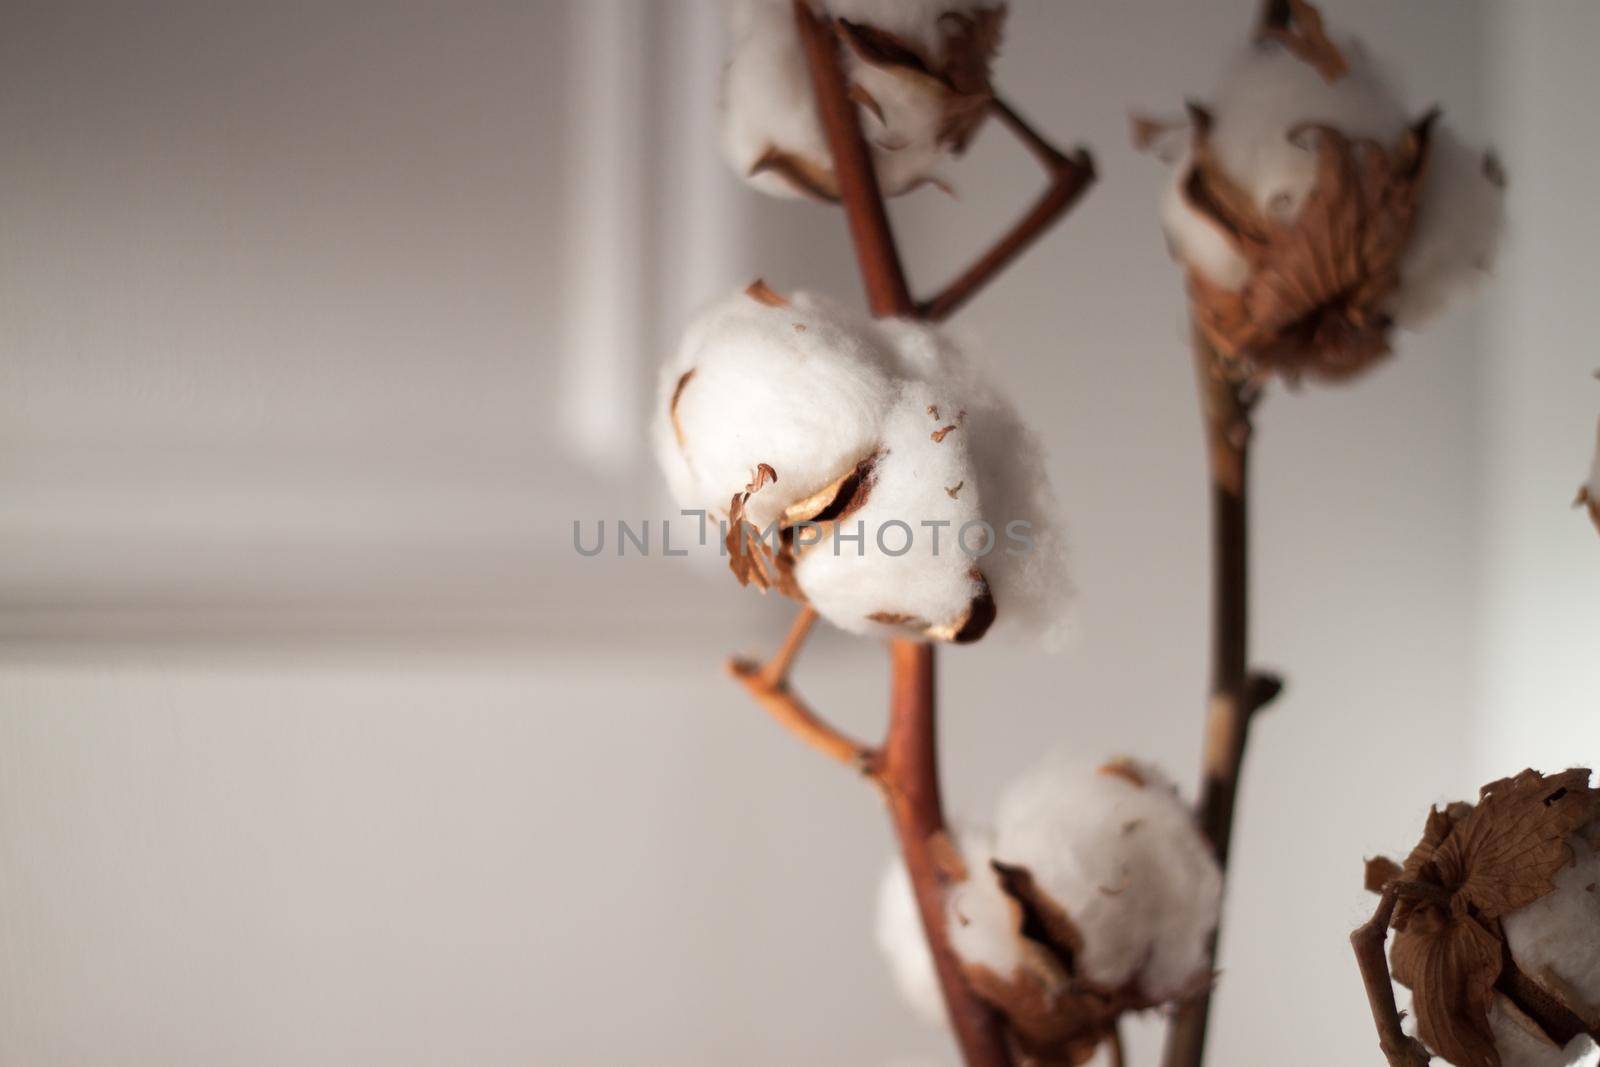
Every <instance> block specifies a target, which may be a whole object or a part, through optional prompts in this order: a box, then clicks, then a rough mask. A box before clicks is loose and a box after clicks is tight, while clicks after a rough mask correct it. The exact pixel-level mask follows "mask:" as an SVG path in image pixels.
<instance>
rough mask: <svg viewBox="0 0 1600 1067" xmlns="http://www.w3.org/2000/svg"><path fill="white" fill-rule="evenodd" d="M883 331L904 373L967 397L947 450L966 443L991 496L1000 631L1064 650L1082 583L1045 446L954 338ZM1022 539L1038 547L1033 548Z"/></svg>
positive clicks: (895, 324)
mask: <svg viewBox="0 0 1600 1067" xmlns="http://www.w3.org/2000/svg"><path fill="white" fill-rule="evenodd" d="M881 325H882V327H883V329H884V331H885V332H886V333H887V335H888V336H889V338H890V341H891V343H892V345H893V347H894V350H895V354H896V356H897V358H898V361H899V362H898V367H899V370H900V373H901V374H903V375H905V376H907V377H909V378H917V379H922V380H924V381H927V382H930V383H933V384H934V385H935V386H936V387H937V388H940V389H942V390H944V391H945V392H948V393H950V394H953V395H955V396H957V397H958V398H960V403H959V406H958V407H956V408H955V410H954V412H952V411H951V409H950V407H949V406H948V404H947V405H946V406H945V407H944V408H941V409H940V413H941V415H945V416H950V415H960V414H961V413H962V412H965V417H964V418H962V419H961V422H960V427H959V429H958V430H957V431H956V432H955V433H954V434H953V435H951V437H950V438H947V439H946V442H947V443H948V442H949V441H950V440H953V439H954V438H956V437H965V441H964V442H963V443H964V444H965V446H966V447H967V449H968V451H969V454H970V456H971V461H972V464H973V468H974V470H975V472H976V477H977V481H978V484H979V485H980V486H981V487H982V516H981V517H982V519H983V521H985V522H987V523H988V524H989V525H990V527H991V528H992V529H993V530H994V532H995V538H996V540H995V547H994V550H993V551H991V552H990V553H989V554H988V555H986V556H985V557H984V558H983V559H981V560H979V561H978V563H979V565H980V566H981V567H982V569H983V574H984V577H985V578H986V579H988V582H989V586H990V588H991V589H992V590H993V592H994V598H995V603H996V605H997V606H998V609H999V616H998V621H997V622H996V627H997V632H1001V633H1006V632H1012V631H1013V630H1014V629H1015V630H1016V631H1017V632H1027V633H1037V634H1039V635H1040V637H1041V639H1042V641H1043V643H1044V645H1045V647H1046V648H1048V649H1052V650H1054V649H1058V648H1060V647H1061V645H1062V644H1064V642H1065V639H1066V635H1067V632H1068V628H1069V618H1070V614H1069V602H1070V594H1071V591H1072V583H1071V580H1070V579H1069V577H1068V572H1067V536H1066V523H1065V520H1064V519H1063V517H1062V510H1061V505H1060V502H1059V501H1058V500H1057V498H1056V494H1055V490H1054V488H1053V487H1052V484H1051V481H1050V476H1049V473H1048V470H1047V462H1046V459H1045V453H1044V447H1043V445H1042V444H1041V443H1040V441H1039V438H1038V436H1037V435H1036V434H1035V433H1034V432H1033V431H1032V430H1031V429H1029V428H1028V426H1027V425H1026V424H1025V423H1024V422H1023V421H1022V417H1021V415H1019V414H1018V412H1017V409H1016V407H1015V405H1013V404H1012V403H1011V401H1010V400H1008V399H1007V398H1006V397H1005V396H1004V395H1003V394H1002V393H1001V392H1000V391H999V389H997V388H996V387H995V385H994V383H993V382H992V381H991V380H990V378H989V377H988V375H987V374H986V373H985V372H984V369H983V368H982V367H980V366H978V365H977V363H976V362H975V361H974V360H973V359H972V358H971V357H970V356H969V355H968V353H967V350H966V349H965V348H964V347H963V346H960V345H958V344H956V343H955V341H954V340H953V339H952V338H951V336H950V334H949V333H948V332H945V331H942V330H937V329H935V328H933V327H931V326H928V325H927V324H925V323H919V322H910V321H905V320H895V321H889V322H884V323H882V324H881ZM950 484H954V483H950ZM1008 531H1009V532H1008ZM1021 537H1025V538H1027V540H1028V542H1030V544H1028V545H1024V544H1023V543H1022V542H1021V541H1020V540H1018V538H1021Z"/></svg>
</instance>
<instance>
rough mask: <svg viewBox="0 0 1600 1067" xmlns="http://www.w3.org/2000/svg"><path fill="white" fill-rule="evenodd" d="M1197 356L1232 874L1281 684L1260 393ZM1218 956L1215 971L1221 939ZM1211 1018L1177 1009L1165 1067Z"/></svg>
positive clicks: (1213, 833) (1215, 807) (1208, 813)
mask: <svg viewBox="0 0 1600 1067" xmlns="http://www.w3.org/2000/svg"><path fill="white" fill-rule="evenodd" d="M1194 350H1195V378H1196V384H1197V386H1198V389H1199V393H1200V405H1201V416H1202V419H1203V422H1204V424H1205V437H1206V457H1207V474H1208V479H1209V481H1210V486H1211V682H1210V692H1211V695H1210V699H1209V702H1208V707H1207V718H1206V733H1205V752H1204V756H1203V766H1202V780H1201V786H1200V800H1199V805H1198V819H1199V823H1200V829H1201V831H1202V832H1203V833H1204V834H1205V835H1206V838H1207V840H1209V841H1210V842H1211V846H1212V848H1213V849H1214V850H1215V851H1216V854H1217V862H1218V863H1219V864H1220V865H1221V867H1222V870H1223V874H1224V875H1226V874H1227V869H1228V853H1229V849H1230V846H1231V844H1232V839H1233V815H1234V809H1235V807H1236V805H1237V802H1238V795H1239V774H1240V772H1241V770H1242V769H1243V766H1244V753H1245V746H1246V744H1247V742H1248V741H1249V737H1250V723H1251V720H1252V718H1253V717H1254V715H1255V713H1256V712H1258V711H1260V710H1261V709H1262V708H1263V707H1265V706H1266V705H1267V704H1268V703H1270V702H1271V701H1272V700H1273V699H1274V698H1275V697H1277V695H1278V693H1279V692H1281V691H1282V688H1283V683H1282V681H1281V680H1280V679H1279V678H1277V677H1276V676H1275V675H1271V674H1265V673H1252V672H1251V670H1250V663H1249V636H1250V603H1249V601H1250V581H1249V579H1250V484H1249V467H1250V439H1251V434H1252V427H1251V423H1250V416H1251V412H1252V411H1253V410H1254V408H1255V404H1256V401H1257V400H1258V399H1259V387H1258V386H1257V385H1255V384H1254V383H1251V382H1248V381H1240V380H1238V379H1237V378H1236V377H1235V376H1233V375H1231V374H1229V373H1228V371H1227V368H1226V367H1225V366H1224V365H1223V363H1222V360H1221V358H1220V357H1219V355H1218V354H1217V352H1216V351H1215V350H1214V349H1213V348H1212V346H1211V345H1210V344H1209V343H1207V341H1206V340H1205V338H1204V337H1203V336H1202V334H1201V332H1200V331H1199V330H1196V331H1194ZM1210 956H1211V960H1212V963H1213V966H1214V965H1215V962H1216V956H1217V935H1213V938H1212V943H1211V946H1210ZM1210 1011H1211V994H1210V991H1209V990H1207V991H1204V992H1202V993H1200V994H1199V995H1198V996H1196V997H1195V998H1194V999H1192V1000H1190V1001H1189V1002H1187V1003H1186V1004H1184V1005H1183V1007H1181V1008H1180V1009H1179V1010H1178V1013H1177V1015H1176V1016H1175V1017H1174V1018H1173V1021H1172V1025H1171V1027H1170V1029H1169V1030H1168V1032H1167V1046H1166V1051H1165V1053H1164V1057H1163V1061H1162V1062H1163V1063H1164V1064H1165V1067H1199V1065H1200V1063H1201V1062H1202V1061H1203V1059H1204V1056H1205V1041H1206V1028H1207V1023H1208V1021H1209V1018H1210Z"/></svg>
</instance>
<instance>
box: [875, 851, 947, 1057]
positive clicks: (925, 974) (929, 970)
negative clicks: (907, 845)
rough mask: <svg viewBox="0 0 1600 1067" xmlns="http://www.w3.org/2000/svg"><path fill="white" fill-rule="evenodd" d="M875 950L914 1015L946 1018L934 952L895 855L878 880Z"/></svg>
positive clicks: (939, 1021)
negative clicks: (936, 972) (930, 948)
mask: <svg viewBox="0 0 1600 1067" xmlns="http://www.w3.org/2000/svg"><path fill="white" fill-rule="evenodd" d="M877 939H878V950H879V951H880V952H882V953H883V958H884V960H885V962H887V963H888V965H889V973H890V975H891V976H893V978H894V985H895V988H896V989H897V990H899V992H900V996H901V997H902V998H903V999H904V1000H905V1002H906V1004H907V1005H909V1006H910V1008H911V1010H912V1011H913V1012H915V1013H916V1014H917V1017H918V1018H920V1019H922V1020H923V1021H924V1022H927V1023H928V1024H930V1025H932V1026H943V1025H944V1024H945V1023H946V1021H947V1018H946V1016H945V1010H944V994H943V993H942V992H940V990H939V978H938V975H936V974H935V973H934V970H933V954H932V953H931V952H929V951H928V939H927V937H926V936H925V935H924V934H923V932H922V915H921V913H920V912H918V910H917V900H916V897H915V896H914V895H913V894H912V892H911V877H910V875H908V874H907V873H906V865H905V864H904V863H902V862H900V860H899V859H898V858H897V859H895V860H894V861H893V862H891V863H890V864H889V866H888V867H887V868H886V869H885V870H884V872H883V880H882V881H881V882H879V884H878V919H877Z"/></svg>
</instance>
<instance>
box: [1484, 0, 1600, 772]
mask: <svg viewBox="0 0 1600 1067" xmlns="http://www.w3.org/2000/svg"><path fill="white" fill-rule="evenodd" d="M1493 14H1494V16H1495V18H1494V26H1495V31H1496V34H1497V36H1498V38H1499V39H1500V41H1501V42H1503V43H1502V45H1501V52H1502V55H1503V59H1502V61H1501V62H1500V63H1499V64H1498V65H1497V67H1496V78H1495V80H1494V83H1493V85H1494V90H1495V91H1494V110H1495V125H1496V127H1497V129H1499V130H1500V131H1502V134H1501V136H1502V139H1503V142H1504V144H1505V148H1506V155H1507V158H1509V159H1515V160H1519V161H1526V162H1525V163H1524V164H1523V165H1521V166H1519V168H1518V173H1517V175H1516V179H1515V181H1514V182H1513V183H1512V185H1511V188H1510V194H1509V202H1510V210H1511V212H1512V219H1513V225H1514V227H1515V229H1514V231H1513V233H1514V236H1515V240H1514V241H1513V242H1512V243H1511V246H1510V249H1509V251H1508V254H1507V262H1506V265H1505V269H1504V279H1503V283H1502V284H1501V285H1500V286H1499V287H1498V289H1497V291H1496V292H1495V293H1494V294H1493V298H1494V304H1493V305H1492V306H1493V310H1494V312H1495V317H1494V319H1493V334H1492V344H1493V346H1494V358H1492V359H1489V360H1486V361H1485V364H1484V369H1485V376H1484V403H1483V410H1484V415H1485V418H1484V427H1485V446H1486V447H1485V448H1484V450H1483V454H1484V493H1483V496H1482V502H1481V514H1482V519H1481V527H1482V529H1483V531H1484V538H1485V552H1484V574H1485V577H1486V583H1485V591H1484V599H1483V602H1482V605H1481V610H1480V615H1479V618H1480V620H1481V624H1482V634H1483V636H1482V649H1483V657H1482V660H1481V662H1480V669H1479V671H1478V681H1479V685H1480V688H1479V697H1480V704H1479V722H1480V727H1479V731H1478V738H1479V763H1480V764H1481V766H1482V768H1483V772H1482V773H1484V774H1485V775H1496V776H1498V775H1501V774H1507V773H1510V772H1512V771H1515V770H1518V769H1520V768H1522V767H1524V766H1535V767H1538V766H1562V765H1567V764H1575V763H1582V764H1592V763H1593V762H1594V761H1595V759H1596V756H1597V748H1600V717H1597V716H1596V714H1595V712H1596V710H1597V709H1600V695H1597V694H1596V691H1595V667H1596V664H1597V663H1600V617H1597V616H1596V614H1595V608H1596V600H1597V593H1600V553H1597V552H1596V551H1595V548H1596V544H1595V537H1594V532H1595V531H1594V528H1593V527H1592V526H1590V525H1589V523H1588V522H1587V521H1585V520H1586V516H1584V515H1583V513H1582V512H1581V511H1574V510H1573V509H1572V508H1570V507H1569V506H1568V503H1569V501H1571V499H1572V493H1573V489H1574V488H1575V487H1576V485H1577V483H1578V482H1580V481H1582V480H1583V478H1584V475H1585V472H1586V470H1587V468H1586V467H1585V465H1584V464H1585V459H1584V457H1585V456H1587V455H1590V454H1592V450H1593V447H1594V434H1595V416H1596V413H1597V412H1600V382H1596V381H1595V380H1593V378H1592V377H1591V375H1592V374H1593V373H1594V372H1595V370H1596V369H1597V368H1600V351H1597V349H1596V347H1595V343H1594V337H1595V334H1596V331H1597V330H1600V308H1597V307H1596V306H1595V301H1594V299H1593V293H1594V279H1595V271H1594V268H1593V266H1592V263H1591V259H1592V256H1593V253H1594V249H1595V247H1596V242H1600V214H1597V213H1596V212H1594V211H1590V210H1588V209H1587V207H1586V204H1587V200H1586V197H1587V195H1588V191H1589V185H1590V182H1589V180H1588V178H1587V177H1586V176H1585V172H1586V171H1592V170H1593V169H1594V168H1595V167H1597V166H1600V115H1596V112H1595V107H1594V100H1593V96H1594V91H1593V84H1594V79H1593V76H1592V73H1591V69H1590V61H1589V59H1588V58H1587V56H1586V52H1587V47H1586V46H1587V45H1589V44H1592V43H1593V42H1594V41H1596V40H1600V8H1597V7H1596V6H1595V5H1594V4H1590V3H1585V2H1583V0H1556V2H1553V3H1540V4H1534V3H1517V4H1510V5H1505V6H1501V7H1497V8H1495V9H1494V12H1493Z"/></svg>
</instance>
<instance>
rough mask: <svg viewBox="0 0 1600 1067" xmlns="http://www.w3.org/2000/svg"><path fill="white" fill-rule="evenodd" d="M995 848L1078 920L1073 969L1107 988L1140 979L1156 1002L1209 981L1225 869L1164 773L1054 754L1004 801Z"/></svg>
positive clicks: (1152, 999) (1144, 990)
mask: <svg viewBox="0 0 1600 1067" xmlns="http://www.w3.org/2000/svg"><path fill="white" fill-rule="evenodd" d="M995 856H996V857H997V858H998V859H999V860H1000V861H1001V862H1002V863H1006V864H1012V865H1016V866H1020V867H1025V868H1027V869H1028V870H1029V871H1030V872H1031V873H1032V875H1033V880H1034V884H1035V885H1037V886H1038V888H1039V889H1040V890H1041V891H1043V893H1044V894H1045V895H1047V896H1048V897H1050V898H1051V899H1052V900H1054V901H1055V902H1056V903H1057V904H1058V905H1060V907H1061V908H1062V910H1064V911H1065V912H1066V914H1067V916H1068V917H1069V918H1070V919H1071V920H1072V922H1073V924H1074V925H1075V926H1076V927H1077V929H1078V931H1079V933H1080V934H1081V935H1082V938H1083V947H1082V949H1081V951H1080V952H1079V953H1078V954H1077V957H1076V962H1077V974H1078V977H1080V978H1082V979H1085V980H1087V981H1089V982H1093V983H1095V984H1097V985H1100V986H1103V987H1107V988H1120V987H1122V986H1124V985H1126V984H1128V983H1134V984H1136V985H1137V987H1138V989H1139V990H1140V991H1141V992H1142V993H1143V994H1144V995H1145V996H1146V997H1147V998H1148V999H1150V1000H1151V1001H1155V1002H1160V1001H1165V1000H1170V999H1172V998H1174V997H1178V996H1181V995H1183V994H1185V993H1188V992H1191V991H1193V990H1194V989H1195V988H1196V987H1197V986H1198V985H1203V984H1204V982H1205V981H1206V979H1207V977H1208V976H1207V973H1206V967H1207V955H1206V946H1207V941H1208V939H1209V937H1210V936H1211V933H1212V931H1214V930H1215V929H1216V925H1217V917H1218V910H1219V907H1220V902H1221V895H1222V875H1221V872H1220V871H1219V870H1218V867H1217V863H1216V860H1215V858H1214V857H1213V855H1212V852H1211V849H1210V846H1209V845H1208V844H1207V843H1206V841H1205V839H1204V838H1203V837H1202V836H1201V835H1200V833H1199V830H1198V829H1197V828H1196V827H1195V824H1194V818H1193V815H1192V813H1191V812H1190V810H1189V808H1188V807H1187V806H1186V805H1185V804H1184V803H1183V802H1182V800H1181V799H1180V798H1179V797H1178V794H1177V791H1176V790H1175V789H1174V788H1173V787H1172V785H1171V784H1170V782H1169V781H1168V780H1167V779H1166V777H1165V776H1164V775H1162V774H1161V773H1160V772H1159V771H1157V770H1155V769H1153V768H1150V767H1147V766H1144V765H1142V764H1132V763H1120V764H1114V765H1109V766H1108V768H1102V769H1100V770H1093V771H1088V770H1083V769H1075V768H1071V767H1067V766H1064V765H1063V764H1062V762H1061V761H1059V760H1050V761H1048V762H1047V763H1046V764H1045V765H1044V766H1042V767H1040V768H1039V769H1037V770H1035V771H1033V772H1032V773H1030V774H1028V775H1027V776H1025V777H1024V778H1022V779H1021V780H1020V781H1018V782H1017V783H1016V784H1015V785H1013V786H1012V787H1011V788H1010V789H1009V790H1008V791H1007V792H1006V794H1005V796H1004V797H1003V799H1002V800H1001V803H1000V808H999V817H998V819H997V822H996V839H995Z"/></svg>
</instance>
